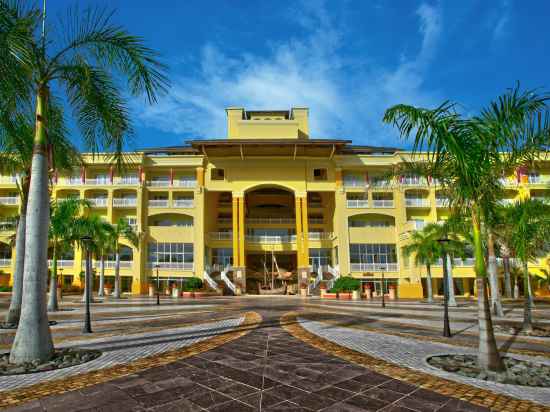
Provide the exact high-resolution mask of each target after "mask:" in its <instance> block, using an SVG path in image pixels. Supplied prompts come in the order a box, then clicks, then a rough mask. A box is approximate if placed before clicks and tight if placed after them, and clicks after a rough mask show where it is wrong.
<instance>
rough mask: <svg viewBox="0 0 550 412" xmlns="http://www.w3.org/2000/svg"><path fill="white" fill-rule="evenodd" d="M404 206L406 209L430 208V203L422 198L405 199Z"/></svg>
mask: <svg viewBox="0 0 550 412" xmlns="http://www.w3.org/2000/svg"><path fill="white" fill-rule="evenodd" d="M405 206H407V207H430V201H429V200H428V199H422V198H406V199H405Z"/></svg>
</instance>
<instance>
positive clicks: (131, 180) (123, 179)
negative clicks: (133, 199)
mask: <svg viewBox="0 0 550 412" xmlns="http://www.w3.org/2000/svg"><path fill="white" fill-rule="evenodd" d="M114 182H115V185H119V186H136V185H139V178H138V177H137V176H119V177H115V179H114Z"/></svg>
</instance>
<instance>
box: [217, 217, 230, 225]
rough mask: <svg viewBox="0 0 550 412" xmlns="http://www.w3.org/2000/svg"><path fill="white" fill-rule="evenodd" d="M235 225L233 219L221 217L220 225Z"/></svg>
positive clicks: (219, 219)
mask: <svg viewBox="0 0 550 412" xmlns="http://www.w3.org/2000/svg"><path fill="white" fill-rule="evenodd" d="M231 224H233V219H232V218H230V217H219V218H218V225H231Z"/></svg>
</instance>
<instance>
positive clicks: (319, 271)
mask: <svg viewBox="0 0 550 412" xmlns="http://www.w3.org/2000/svg"><path fill="white" fill-rule="evenodd" d="M322 280H323V267H322V266H318V267H317V276H316V277H315V280H314V281H313V282H312V283H310V284H309V286H308V289H309V290H308V295H311V294H313V291H314V290H315V288H317V286H319V284H320V283H321V281H322Z"/></svg>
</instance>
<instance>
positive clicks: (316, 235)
mask: <svg viewBox="0 0 550 412" xmlns="http://www.w3.org/2000/svg"><path fill="white" fill-rule="evenodd" d="M307 237H308V239H309V240H333V239H334V233H332V232H309V233H308V234H307Z"/></svg>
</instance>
